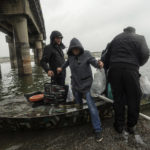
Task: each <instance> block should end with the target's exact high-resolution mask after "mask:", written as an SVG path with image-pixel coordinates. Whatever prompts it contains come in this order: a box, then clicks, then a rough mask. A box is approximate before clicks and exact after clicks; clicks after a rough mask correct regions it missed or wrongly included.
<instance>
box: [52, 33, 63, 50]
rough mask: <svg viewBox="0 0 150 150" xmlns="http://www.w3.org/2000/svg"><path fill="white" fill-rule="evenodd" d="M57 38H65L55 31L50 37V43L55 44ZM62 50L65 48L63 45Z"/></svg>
mask: <svg viewBox="0 0 150 150" xmlns="http://www.w3.org/2000/svg"><path fill="white" fill-rule="evenodd" d="M56 37H60V38H63V35H62V33H61V32H59V31H53V32H52V33H51V35H50V43H51V44H53V41H54V39H55V38H56ZM60 46H61V48H62V49H64V48H65V45H64V44H63V43H61V45H60Z"/></svg>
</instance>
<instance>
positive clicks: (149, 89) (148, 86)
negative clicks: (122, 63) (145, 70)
mask: <svg viewBox="0 0 150 150" xmlns="http://www.w3.org/2000/svg"><path fill="white" fill-rule="evenodd" d="M140 86H141V89H142V92H143V94H146V95H150V81H149V79H148V77H147V76H143V75H142V76H141V77H140Z"/></svg>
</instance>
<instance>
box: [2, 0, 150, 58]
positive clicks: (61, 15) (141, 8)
mask: <svg viewBox="0 0 150 150" xmlns="http://www.w3.org/2000/svg"><path fill="white" fill-rule="evenodd" d="M41 6H42V11H43V16H44V20H45V27H46V35H47V40H46V43H47V44H48V43H49V36H50V33H51V32H52V31H53V30H59V31H61V32H62V34H63V36H64V39H63V42H64V44H65V45H66V47H68V46H69V42H70V40H71V39H72V38H73V37H76V38H78V39H79V40H80V41H81V43H82V44H83V46H84V48H85V49H86V50H90V51H102V50H103V49H105V47H106V45H107V43H108V42H110V41H111V40H112V39H113V37H114V36H116V35H117V34H119V33H121V32H122V30H123V28H125V27H127V26H134V27H135V28H136V30H137V33H138V34H141V35H144V36H145V37H146V40H147V43H148V45H149V47H150V29H149V28H150V21H149V18H150V0H41ZM0 43H1V44H0V57H4V56H9V51H8V45H7V43H6V42H5V35H4V34H3V33H1V32H0Z"/></svg>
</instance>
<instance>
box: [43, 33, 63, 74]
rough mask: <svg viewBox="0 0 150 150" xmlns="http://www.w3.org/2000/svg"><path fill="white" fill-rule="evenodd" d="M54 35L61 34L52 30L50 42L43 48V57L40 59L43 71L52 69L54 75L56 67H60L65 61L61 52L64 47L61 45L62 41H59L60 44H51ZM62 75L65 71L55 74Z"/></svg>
mask: <svg viewBox="0 0 150 150" xmlns="http://www.w3.org/2000/svg"><path fill="white" fill-rule="evenodd" d="M56 36H62V35H61V33H59V32H58V31H54V32H52V34H51V37H50V40H51V44H49V45H47V46H46V47H45V48H44V52H43V57H42V59H41V66H42V67H43V69H44V70H45V72H48V71H49V70H52V71H54V73H55V76H56V75H57V68H58V67H61V66H62V64H63V63H64V62H65V59H64V53H63V49H64V48H65V46H64V45H63V43H61V45H59V46H58V45H56V44H53V39H54V37H56ZM62 75H63V76H65V71H64V72H62V73H61V74H60V75H57V76H60V77H61V76H62Z"/></svg>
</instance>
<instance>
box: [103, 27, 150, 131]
mask: <svg viewBox="0 0 150 150" xmlns="http://www.w3.org/2000/svg"><path fill="white" fill-rule="evenodd" d="M135 32H136V30H135V28H133V27H127V28H125V29H124V32H123V33H121V34H119V35H117V36H116V37H115V38H114V39H113V40H112V42H111V43H110V45H109V48H108V49H107V52H105V55H103V57H102V61H103V62H104V64H107V65H108V64H109V65H108V69H109V73H108V80H109V82H110V84H111V87H112V92H113V97H114V111H115V122H114V128H115V129H116V131H117V132H118V133H122V131H123V129H124V126H125V105H127V106H128V115H127V119H128V120H127V131H128V132H129V133H131V134H134V126H135V125H136V124H137V121H138V117H139V110H140V99H141V95H142V92H141V89H140V83H139V78H140V74H139V67H140V66H143V65H144V64H145V63H146V62H147V61H148V58H149V49H148V46H147V43H146V40H145V38H144V36H141V35H137V34H136V33H135Z"/></svg>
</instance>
